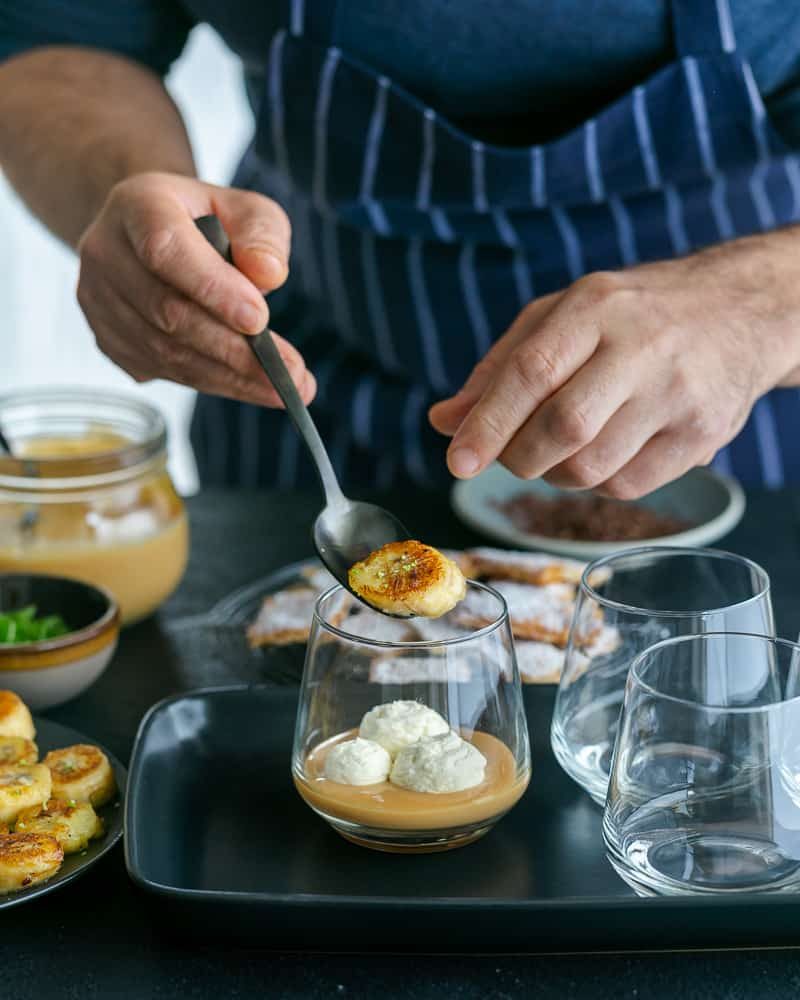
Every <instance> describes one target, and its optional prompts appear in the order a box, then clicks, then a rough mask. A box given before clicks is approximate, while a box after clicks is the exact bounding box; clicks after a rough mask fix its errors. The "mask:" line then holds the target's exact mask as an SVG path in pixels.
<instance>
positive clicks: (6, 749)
mask: <svg viewBox="0 0 800 1000" xmlns="http://www.w3.org/2000/svg"><path fill="white" fill-rule="evenodd" d="M38 759H39V748H38V747H37V746H36V744H35V743H34V742H33V740H26V739H25V737H24V736H0V765H2V764H35V763H36V761H37V760H38Z"/></svg>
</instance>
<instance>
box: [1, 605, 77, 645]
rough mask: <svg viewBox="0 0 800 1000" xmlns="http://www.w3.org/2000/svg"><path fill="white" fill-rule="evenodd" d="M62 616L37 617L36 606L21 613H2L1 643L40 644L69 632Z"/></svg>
mask: <svg viewBox="0 0 800 1000" xmlns="http://www.w3.org/2000/svg"><path fill="white" fill-rule="evenodd" d="M69 631H70V630H69V628H67V625H66V623H65V622H64V619H63V618H62V617H61V615H45V616H44V617H43V618H37V617H36V605H34V604H30V605H28V607H26V608H22V609H21V610H19V611H4V612H0V643H6V644H9V643H20V642H39V641H41V640H42V639H55V638H57V637H58V636H60V635H66V633H67V632H69Z"/></svg>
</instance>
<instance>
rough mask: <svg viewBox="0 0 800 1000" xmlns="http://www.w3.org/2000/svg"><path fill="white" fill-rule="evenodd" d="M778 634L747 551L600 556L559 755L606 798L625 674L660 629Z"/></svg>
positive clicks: (578, 634) (761, 577)
mask: <svg viewBox="0 0 800 1000" xmlns="http://www.w3.org/2000/svg"><path fill="white" fill-rule="evenodd" d="M703 632H755V633H758V634H760V635H774V634H775V624H774V620H773V615H772V603H771V600H770V591H769V577H768V576H767V574H766V572H765V571H764V570H763V569H762V568H761V567H760V566H758V565H757V564H756V563H754V562H752V561H751V560H749V559H745V558H744V557H743V556H738V555H733V554H732V553H729V552H719V551H716V550H715V549H681V548H670V547H666V546H665V547H661V546H653V547H646V548H639V549H628V550H626V551H625V552H620V553H618V554H616V555H611V556H607V557H606V558H604V559H598V560H597V561H596V562H594V563H592V564H591V565H590V566H589V567H587V569H586V571H585V572H584V574H583V578H582V580H581V585H580V589H579V593H578V600H577V603H576V607H575V614H574V618H573V623H572V629H571V631H570V637H569V642H568V644H567V651H566V658H565V664H564V671H563V674H562V676H561V682H560V684H559V687H558V694H557V697H556V704H555V709H554V711H553V721H552V729H551V743H552V746H553V752H554V754H555V756H556V759H557V760H558V762H559V764H560V765H561V766H562V767H563V768H564V770H565V771H566V772H567V774H569V775H570V777H572V778H573V779H574V780H575V781H577V783H578V784H579V785H580V786H581V787H582V788H584V789H585V790H586V791H587V792H588V793H589V794H590V795H591V796H592V798H593V799H594V800H595V802H597V803H599V804H600V805H602V804H603V802H604V801H605V796H606V788H607V787H608V773H609V768H610V765H611V754H612V751H613V749H614V738H615V735H616V731H617V722H618V719H619V711H620V706H621V704H622V696H623V693H624V689H625V679H626V677H627V674H628V669H629V667H630V665H631V663H632V661H633V660H634V658H635V657H636V656H637V655H638V654H639V653H641V652H642V651H643V650H645V649H647V648H648V647H649V646H652V645H653V644H654V643H656V642H658V641H660V640H661V639H668V638H671V637H673V636H679V635H697V634H699V633H703Z"/></svg>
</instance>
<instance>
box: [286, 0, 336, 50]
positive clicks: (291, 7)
mask: <svg viewBox="0 0 800 1000" xmlns="http://www.w3.org/2000/svg"><path fill="white" fill-rule="evenodd" d="M286 8H287V10H286V23H287V25H288V29H289V34H290V35H294V36H295V37H300V36H303V37H305V38H310V39H311V40H312V41H314V42H318V43H319V44H320V45H326V46H327V45H333V44H334V38H333V33H334V29H335V24H336V8H337V3H336V0H286Z"/></svg>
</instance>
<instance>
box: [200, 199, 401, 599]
mask: <svg viewBox="0 0 800 1000" xmlns="http://www.w3.org/2000/svg"><path fill="white" fill-rule="evenodd" d="M195 222H196V224H197V227H198V229H199V230H200V232H201V233H202V234H203V235H204V236H205V238H206V239H207V240H208V242H209V243H210V244H211V245H212V246H213V247H214V249H215V250H217V251H218V252H219V253H220V254H221V255H222V256H223V257H224V258H225V260H227V261H228V263H230V264H232V263H233V259H232V257H231V248H230V241H229V240H228V237H227V235H226V233H225V230H224V229H223V228H222V224H221V223H220V221H219V219H218V218H217V217H216V216H215V215H204V216H202V217H201V218H199V219H195ZM245 339H246V340H247V342H248V343H249V344H250V346H251V347H252V349H253V353H254V354H255V356H256V357H257V358H258V360H259V363H260V364H261V367H262V368H263V369H264V371H265V372H266V373H267V375H268V377H269V379H270V381H271V382H272V384H273V385H274V386H275V389H276V391H277V393H278V395H279V396H280V397H281V399H282V400H283V403H284V405H285V407H286V412H287V413H288V414H289V416H290V417H291V419H292V422H293V423H294V425H295V427H296V428H297V431H298V433H299V434H300V437H301V438H302V439H303V441H304V442H305V444H306V447H307V448H308V450H309V452H310V453H311V458H312V459H313V460H314V464H315V466H316V468H317V473H318V475H319V479H320V483H321V484H322V489H323V492H324V493H325V504H326V506H325V508H324V509H323V510H322V512H321V513H320V514H319V515H318V517H317V519H316V521H315V522H314V527H313V532H312V534H313V539H314V547H315V548H316V550H317V554H318V555H319V557H320V559H321V560H322V562H323V563H324V564H325V566H327V568H328V569H329V570H330V572H331V573H332V574H333V575H334V576H335V577H336V579H337V580H338V581H339V583H341V584H342V585H343V586H344V587H346V588H347V589H348V590H349V591H350V592H351V593H355V592H354V591H353V590H352V589H351V587H350V584H349V582H348V576H347V571H348V570H349V569H350V567H351V566H352V565H353V563H355V562H358V561H359V560H360V559H363V558H365V556H368V555H369V554H370V552H374V551H375V549H379V548H380V547H381V546H382V545H386V544H387V543H389V542H398V541H405V540H407V539H409V538H410V537H411V536H410V535H409V533H408V531H407V530H406V528H405V527H404V526H403V524H402V523H401V522H400V521H399V520H398V519H397V518H396V517H395V516H394V514H390V513H389V511H388V510H384V509H383V507H378V506H377V505H376V504H371V503H362V502H361V501H358V500H351V499H350V498H349V497H346V496H345V495H344V493H342V489H341V487H340V486H339V481H338V480H337V478H336V473H335V472H334V471H333V466H332V465H331V460H330V458H329V457H328V452H327V451H326V450H325V445H324V444H323V443H322V438H321V437H320V436H319V431H318V430H317V428H316V426H315V424H314V421H313V420H312V419H311V415H310V414H309V412H308V410H307V409H306V407H305V405H304V404H303V401H302V399H301V398H300V394H299V393H298V391H297V389H296V388H295V385H294V382H293V381H292V378H291V376H290V375H289V372H288V371H287V370H286V365H284V363H283V359H282V358H281V356H280V354H279V353H278V349H277V347H276V346H275V342H274V340H273V339H272V335H271V334H270V332H269V330H268V329H267V330H264V331H263V332H262V333H260V334H258V336H255V337H246V338H245ZM355 596H356V597H358V594H355ZM370 606H371V605H370ZM374 610H378V609H374ZM385 613H386V612H384V614H385ZM391 617H398V618H399V617H404V616H402V615H392V616H391Z"/></svg>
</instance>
